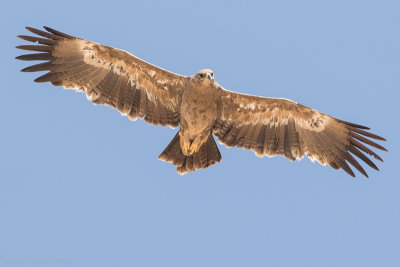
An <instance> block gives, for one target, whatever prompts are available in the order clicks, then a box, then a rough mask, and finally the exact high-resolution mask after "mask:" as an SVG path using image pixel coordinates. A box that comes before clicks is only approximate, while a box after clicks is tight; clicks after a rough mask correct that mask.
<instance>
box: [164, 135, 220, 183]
mask: <svg viewBox="0 0 400 267" xmlns="http://www.w3.org/2000/svg"><path fill="white" fill-rule="evenodd" d="M179 139H180V136H179V132H178V133H177V134H176V135H175V137H174V139H172V141H171V143H169V145H168V146H167V147H166V148H165V150H164V151H163V152H162V153H161V155H160V156H158V159H159V160H163V161H167V162H172V164H174V165H175V166H176V167H177V168H176V171H177V172H178V173H179V174H182V175H183V174H185V173H188V172H192V171H194V170H197V169H205V168H207V167H210V166H212V165H214V164H215V163H217V162H220V161H221V160H222V157H221V153H219V149H218V147H217V144H216V143H215V141H214V138H213V137H212V134H210V136H209V137H208V139H207V141H206V142H205V143H204V144H203V145H202V146H201V147H200V149H199V151H198V152H196V153H194V154H193V155H190V156H185V155H184V154H183V152H182V149H181V146H180V142H179Z"/></svg>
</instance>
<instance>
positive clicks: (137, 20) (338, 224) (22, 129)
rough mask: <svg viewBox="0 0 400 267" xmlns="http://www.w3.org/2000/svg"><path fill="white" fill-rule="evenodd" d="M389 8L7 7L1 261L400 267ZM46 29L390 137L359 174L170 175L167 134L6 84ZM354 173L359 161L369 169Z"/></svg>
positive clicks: (233, 164) (233, 166) (27, 81)
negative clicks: (203, 72) (27, 46)
mask: <svg viewBox="0 0 400 267" xmlns="http://www.w3.org/2000/svg"><path fill="white" fill-rule="evenodd" d="M399 10H400V2H399V1H366V0H362V1H361V0H360V1H355V0H346V1H310V0H306V1H294V0H293V1H259V2H257V1H244V2H234V1H220V2H218V1H206V0H202V1H196V2H195V3H191V2H189V1H130V2H128V1H127V2H120V1H107V2H101V1H96V2H93V3H89V2H85V1H57V2H56V1H25V2H24V1H22V2H21V1H7V2H4V3H3V5H2V11H0V12H1V16H0V22H1V26H2V27H1V28H2V33H1V35H2V40H1V42H0V51H1V63H0V68H1V69H0V71H1V73H2V75H1V80H2V84H3V86H2V90H1V92H2V97H0V103H1V105H0V121H1V126H0V129H1V130H0V177H1V178H0V214H1V216H0V265H1V266H29V265H32V264H37V265H46V266H174V267H176V266H193V267H194V266H341V267H343V266H400V258H399V257H400V256H399V251H400V230H399V225H400V207H399V204H400V196H399V188H400V175H399V173H398V166H399V161H398V160H399V158H398V155H399V152H400V151H399V148H400V145H399V133H400V126H399V118H398V115H399V111H398V108H399V106H398V99H399V96H400V94H399V86H400V35H399V29H400V16H399ZM42 25H48V26H50V27H54V28H56V29H59V30H61V31H64V32H66V33H69V34H72V35H75V36H79V37H82V38H86V39H89V40H91V41H95V42H99V43H102V44H106V45H110V46H114V47H117V48H122V49H124V50H127V51H129V52H131V53H133V54H134V55H136V56H138V57H141V58H143V59H145V60H147V61H149V62H151V63H153V64H156V65H159V66H161V67H163V68H166V69H168V70H171V71H173V72H176V73H180V74H184V75H191V74H194V73H196V72H197V70H199V69H202V68H211V69H213V70H214V71H215V75H216V79H217V81H218V82H219V83H220V84H221V85H222V86H224V87H225V88H227V89H229V90H234V91H240V92H245V93H248V94H256V95H262V96H276V97H284V98H289V99H293V100H295V101H297V102H300V103H302V104H304V105H307V106H310V107H312V108H315V109H318V110H320V111H322V112H324V113H328V114H330V115H332V116H335V117H338V118H341V119H344V120H348V121H352V122H356V123H359V124H363V125H367V126H370V127H371V128H372V131H373V132H374V133H376V134H379V135H382V136H384V137H386V138H387V139H388V142H386V143H384V146H386V147H387V148H388V149H389V151H390V152H389V153H380V154H381V156H382V157H383V158H384V160H385V162H384V163H378V167H379V168H380V169H381V171H380V172H376V171H374V170H372V169H368V170H367V171H368V173H369V175H370V179H365V178H363V177H362V176H361V175H360V174H359V175H358V177H357V179H353V178H351V177H350V176H348V175H347V174H346V173H345V172H344V171H335V170H333V169H331V168H328V167H322V166H320V165H319V164H318V163H312V162H311V161H310V160H308V159H303V160H302V161H296V162H294V163H292V162H290V161H288V160H286V159H284V158H281V157H275V158H272V159H269V158H262V159H260V158H257V157H256V156H255V155H254V154H253V153H251V152H249V151H242V150H237V149H226V148H225V147H223V146H220V150H221V153H222V156H223V161H222V163H220V164H217V165H215V166H214V167H212V168H209V169H207V170H202V171H196V172H195V173H192V174H189V175H185V176H179V175H177V174H176V172H175V168H174V167H173V166H172V165H171V164H168V163H165V162H161V161H158V160H157V156H158V155H159V154H160V153H161V152H162V150H163V149H164V148H165V147H166V146H167V144H168V143H169V141H170V140H171V139H172V137H173V136H174V135H175V132H176V130H172V129H170V128H162V127H155V126H149V125H147V124H146V123H145V122H144V121H136V122H134V123H133V122H130V121H129V120H128V119H127V118H126V117H121V116H120V114H119V113H118V112H117V111H115V110H112V109H110V108H108V107H103V106H94V105H92V104H91V103H90V102H89V101H87V100H86V97H85V96H84V95H83V94H79V93H75V92H72V91H67V90H62V89H61V88H60V87H52V86H50V85H49V84H35V83H33V79H34V78H35V77H37V76H38V75H37V74H27V73H21V72H19V70H20V69H22V68H24V67H26V66H28V64H27V63H26V62H21V61H17V60H15V59H14V57H15V56H17V55H20V54H21V52H20V51H17V49H15V48H14V47H15V46H16V45H19V44H22V43H23V41H22V40H18V39H17V38H16V36H17V35H19V34H27V31H25V29H24V26H33V27H41V26H42ZM364 166H365V165H364Z"/></svg>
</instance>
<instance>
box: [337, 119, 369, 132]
mask: <svg viewBox="0 0 400 267" xmlns="http://www.w3.org/2000/svg"><path fill="white" fill-rule="evenodd" d="M337 121H339V122H341V123H344V124H347V125H349V126H352V127H356V128H359V129H364V130H370V128H369V127H367V126H363V125H360V124H356V123H352V122H348V121H344V120H339V119H337Z"/></svg>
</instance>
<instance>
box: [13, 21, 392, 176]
mask: <svg viewBox="0 0 400 267" xmlns="http://www.w3.org/2000/svg"><path fill="white" fill-rule="evenodd" d="M26 29H27V30H28V31H30V32H31V33H33V34H34V36H27V35H19V36H18V37H19V38H21V39H23V40H25V41H28V42H32V43H34V44H31V45H20V46H17V48H18V49H21V50H25V51H33V53H31V54H25V55H21V56H18V57H16V58H17V59H19V60H25V61H37V60H38V61H41V62H40V63H38V64H34V65H31V66H28V67H26V68H24V69H22V71H23V72H36V71H48V72H47V73H45V74H44V75H42V76H40V77H38V78H36V79H35V82H50V83H51V84H53V85H56V86H63V87H64V88H67V89H70V88H73V89H76V90H78V91H81V92H84V93H85V94H86V95H87V97H88V98H89V99H90V100H91V101H92V102H93V103H94V104H102V105H108V106H110V107H112V108H115V109H117V110H118V111H119V112H121V113H122V114H124V115H127V116H128V117H129V119H131V120H136V119H137V118H143V119H144V120H145V121H146V122H148V123H151V124H155V125H162V126H165V125H169V126H171V127H177V126H181V128H180V133H181V134H182V136H183V137H182V140H181V136H180V135H179V132H178V133H177V134H176V136H175V137H174V139H173V140H172V141H171V143H170V144H169V145H168V146H167V148H166V149H165V150H164V151H163V152H162V153H161V155H160V156H159V159H161V160H164V161H168V162H172V163H173V164H174V165H175V166H176V167H177V171H178V172H179V173H181V174H184V173H187V172H191V171H194V170H196V169H202V168H207V167H209V166H211V165H213V164H215V163H217V162H220V161H221V159H222V158H221V154H220V152H219V150H218V147H217V145H216V144H215V141H214V138H213V136H212V133H213V134H214V135H215V136H216V137H217V138H218V140H219V142H220V143H222V144H225V145H226V146H228V147H234V146H237V147H239V148H244V149H248V150H253V151H254V152H255V154H256V155H257V156H259V157H263V156H266V155H267V156H270V157H272V156H275V155H282V156H284V157H286V158H287V159H289V160H292V161H293V160H295V159H301V158H302V157H303V156H304V155H306V156H307V157H309V158H310V159H312V160H317V161H318V162H320V163H321V164H323V165H326V164H327V165H329V166H331V167H332V168H334V169H343V170H344V171H346V172H347V173H348V174H349V175H351V176H353V177H354V176H355V175H354V173H353V171H352V169H351V167H350V165H351V166H353V167H354V168H355V169H357V170H358V171H359V172H360V173H362V174H363V175H365V176H366V177H368V175H367V173H366V171H365V170H364V168H363V167H362V166H361V165H360V163H359V161H358V160H361V161H362V162H364V163H365V164H367V165H368V166H370V167H371V168H373V169H375V170H378V167H377V166H376V165H375V163H374V162H372V160H371V159H370V158H369V157H367V155H369V156H371V157H373V158H375V159H377V160H379V161H382V159H381V157H380V156H379V155H378V154H376V153H375V152H374V151H373V150H372V149H370V148H368V147H367V146H366V145H368V146H371V147H373V148H376V149H379V150H383V151H387V150H386V149H385V148H384V147H383V146H381V145H380V144H378V143H376V142H375V141H374V140H371V139H375V140H379V141H385V139H384V138H382V137H380V136H378V135H376V134H373V133H370V132H368V131H367V130H369V128H368V127H366V126H362V125H359V124H355V123H351V122H347V121H343V120H339V119H336V118H333V117H331V116H329V115H326V114H323V113H321V112H318V111H316V110H314V109H311V108H308V107H306V106H303V105H300V104H298V103H295V102H293V101H290V100H287V99H279V98H265V97H257V96H251V95H245V94H238V93H234V92H230V91H227V90H225V89H223V88H222V87H220V86H219V85H218V84H217V83H216V82H214V74H213V72H212V71H211V70H207V69H206V70H202V71H200V72H199V75H200V77H206V75H210V76H207V77H208V81H206V83H204V82H203V81H202V80H199V79H200V78H198V77H197V75H196V76H191V77H186V76H181V75H178V74H174V73H172V72H169V71H167V70H164V69H161V68H159V67H156V66H154V65H151V64H150V63H147V62H145V61H143V60H141V59H139V58H137V57H135V56H133V55H131V54H129V53H127V52H125V51H123V50H119V49H115V48H112V47H109V46H104V45H101V44H97V43H94V42H90V41H87V40H84V39H81V38H77V37H74V36H71V35H68V34H65V33H62V32H59V31H57V30H54V29H52V28H49V27H44V29H45V31H43V30H38V29H34V28H30V27H26ZM201 75H202V76H201ZM181 112H182V114H181ZM192 113H193V114H192ZM200 113H201V114H200ZM201 121H202V122H203V125H206V126H204V127H205V129H202V132H201V134H199V133H200V132H198V131H195V132H194V133H193V131H192V132H190V130H191V129H192V130H193V129H197V128H199V125H196V124H200V122H201ZM204 122H207V123H204ZM209 122H211V123H209ZM187 125H189V126H187ZM184 127H188V128H186V129H184ZM197 137H199V138H200V137H201V139H198V140H200V141H201V142H200V141H199V142H197V141H196V139H195V138H197ZM182 144H183V145H182ZM184 147H185V149H186V150H183V148H184ZM192 148H193V149H192ZM183 151H185V154H184V153H183ZM349 164H350V165H349Z"/></svg>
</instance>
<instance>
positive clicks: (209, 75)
mask: <svg viewBox="0 0 400 267" xmlns="http://www.w3.org/2000/svg"><path fill="white" fill-rule="evenodd" d="M207 78H208V79H209V80H210V81H211V79H212V77H211V74H210V73H207Z"/></svg>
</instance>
